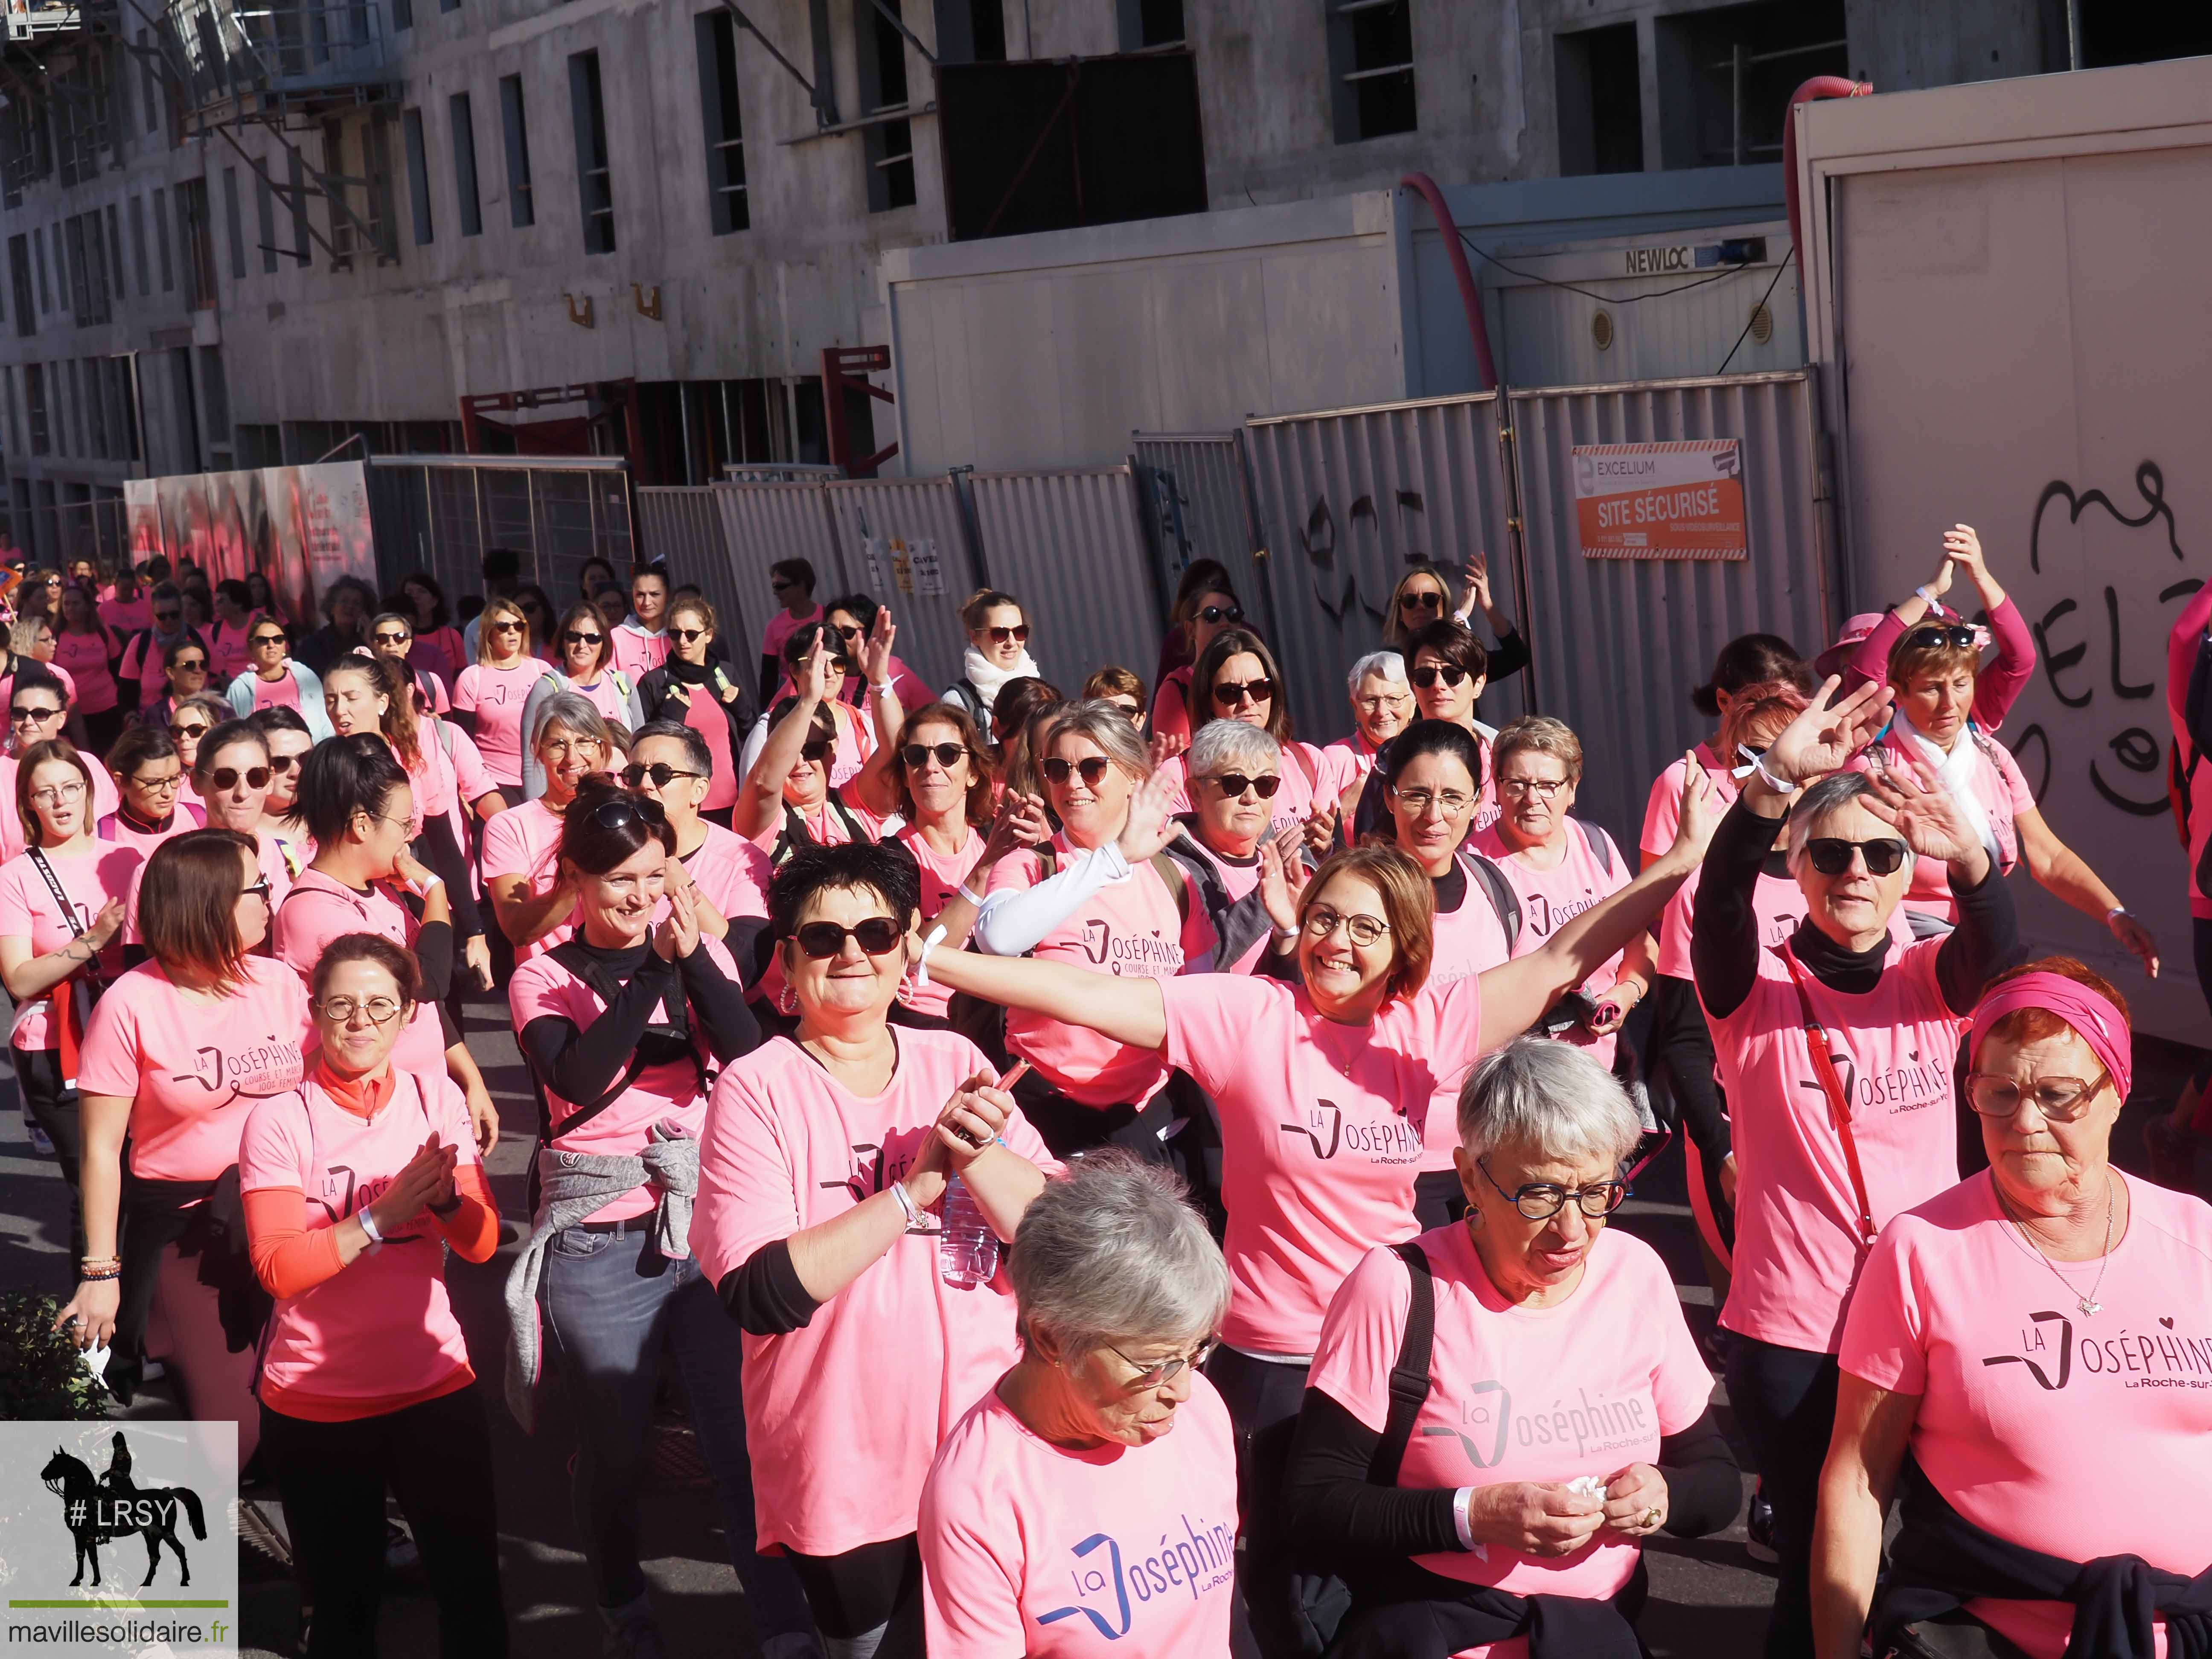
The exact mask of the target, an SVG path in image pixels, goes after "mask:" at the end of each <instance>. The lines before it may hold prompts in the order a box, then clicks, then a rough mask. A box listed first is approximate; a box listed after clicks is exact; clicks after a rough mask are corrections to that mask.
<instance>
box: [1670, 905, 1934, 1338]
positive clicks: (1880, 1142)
mask: <svg viewBox="0 0 2212 1659" xmlns="http://www.w3.org/2000/svg"><path fill="white" fill-rule="evenodd" d="M1940 948H1941V941H1940V940H1936V939H1929V940H1926V941H1925V942H1923V943H1922V944H1919V945H1912V946H1911V947H1910V948H1906V949H1902V950H1900V949H1899V948H1897V947H1896V946H1894V945H1893V947H1892V949H1891V952H1890V957H1889V964H1888V966H1887V968H1886V969H1884V970H1883V972H1882V975H1881V980H1880V981H1879V982H1878V983H1877V984H1876V985H1875V988H1874V989H1873V990H1871V991H1869V992H1867V993H1865V994H1863V995H1857V996H1854V995H1851V994H1847V993H1845V992H1842V991H1835V990H1831V989H1830V988H1829V987H1827V986H1825V985H1823V984H1821V983H1820V981H1819V979H1817V978H1816V977H1814V975H1813V974H1812V972H1811V971H1810V970H1809V969H1808V970H1807V971H1806V972H1805V991H1806V995H1807V997H1808V1000H1810V1001H1811V1003H1812V1006H1813V1013H1814V1018H1816V1019H1818V1020H1819V1021H1820V1024H1821V1027H1822V1028H1823V1029H1824V1030H1826V1032H1827V1034H1828V1041H1829V1042H1830V1043H1831V1045H1832V1049H1831V1053H1832V1056H1833V1058H1834V1060H1835V1066H1836V1071H1837V1073H1838V1076H1839V1077H1840V1078H1841V1079H1843V1083H1844V1091H1845V1092H1846V1095H1847V1097H1849V1100H1850V1109H1851V1133H1852V1139H1854V1141H1855V1142H1856V1143H1857V1147H1858V1154H1859V1167H1860V1170H1861V1171H1862V1173H1863V1176H1865V1180H1866V1192H1867V1201H1868V1204H1869V1206H1870V1209H1871V1212H1872V1214H1873V1217H1874V1222H1875V1226H1877V1227H1880V1226H1881V1225H1883V1224H1884V1223H1886V1222H1887V1220H1888V1219H1889V1218H1890V1217H1892V1216H1893V1215H1895V1214H1897V1213H1898V1212H1899V1211H1901V1210H1909V1209H1911V1207H1912V1206H1914V1205H1916V1204H1919V1203H1922V1202H1923V1201H1924V1200H1927V1199H1929V1198H1932V1197H1933V1196H1934V1195H1935V1194H1937V1193H1940V1192H1942V1190H1943V1189H1944V1188H1947V1187H1948V1186H1950V1185H1951V1184H1952V1183H1953V1182H1956V1181H1957V1180H1958V1178H1959V1132H1958V1126H1957V1124H1956V1122H1955V1121H1954V1118H1953V1113H1952V1086H1951V1068H1952V1063H1953V1061H1954V1060H1956V1058H1957V1057H1958V1053H1959V1033H1960V1031H1962V1030H1965V1029H1966V1020H1965V1019H1964V1018H1962V1017H1960V1016H1959V1015H1957V1014H1954V1013H1953V1012H1951V1011H1950V1009H1949V1007H1948V1006H1947V1005H1946V1004H1945V1002H1944V1000H1943V993H1942V989H1941V987H1939V986H1938V985H1937V983H1936V952H1937V951H1938V950H1939V949H1940ZM1708 1018H1710V1019H1711V1025H1712V1028H1713V1048H1714V1051H1715V1054H1717V1057H1718V1060H1719V1073H1720V1079H1721V1087H1722V1088H1723V1091H1725V1092H1726V1093H1727V1095H1728V1098H1729V1125H1730V1129H1731V1132H1732V1135H1733V1139H1734V1141H1735V1157H1736V1167H1737V1170H1738V1172H1739V1176H1738V1184H1737V1187H1736V1194H1735V1280H1734V1282H1733V1284H1732V1285H1731V1287H1730V1289H1729V1298H1728V1305H1727V1306H1726V1307H1725V1308H1724V1309H1723V1310H1722V1313H1721V1322H1722V1323H1723V1325H1726V1326H1727V1327H1728V1328H1729V1329H1730V1330H1732V1331H1739V1332H1741V1333H1742V1334H1744V1335H1746V1336H1750V1337H1756V1338H1758V1339H1759V1340H1760V1341H1762V1342H1772V1343H1775V1344H1778V1345H1779V1346H1783V1347H1785V1348H1802V1349H1805V1350H1806V1351H1807V1352H1812V1353H1833V1352H1835V1351H1836V1345H1837V1343H1838V1341H1839V1340H1841V1339H1842V1336H1843V1329H1844V1307H1845V1304H1847V1303H1848V1302H1849V1300H1850V1293H1851V1284H1852V1281H1853V1280H1854V1279H1856V1278H1857V1274H1858V1270H1859V1267H1860V1264H1861V1260H1862V1255H1863V1252H1862V1251H1861V1249H1860V1245H1859V1241H1858V1200H1857V1196H1856V1194H1855V1192H1854V1189H1853V1188H1852V1184H1851V1177H1850V1170H1849V1168H1848V1166H1847V1165H1846V1164H1845V1162H1844V1146H1843V1141H1842V1139H1841V1137H1839V1136H1838V1134H1837V1133H1836V1130H1835V1127H1834V1126H1833V1125H1832V1123H1831V1122H1830V1121H1829V1108H1828V1099H1827V1095H1826V1092H1825V1091H1823V1090H1822V1089H1821V1087H1820V1079H1819V1078H1818V1076H1817V1075H1816V1073H1814V1069H1813V1056H1812V1051H1811V1049H1810V1048H1809V1047H1808V1044H1807V1040H1806V1032H1805V1018H1804V1014H1803V1012H1802V1010H1801V1009H1800V1007H1799V1005H1798V1001H1797V993H1796V988H1795V987H1793V986H1792V985H1791V983H1790V970H1789V968H1788V967H1787V965H1786V964H1785V963H1784V960H1783V957H1782V953H1781V952H1780V951H1761V952H1760V953H1759V977H1758V978H1757V980H1756V981H1753V985H1752V989H1751V994H1750V995H1748V996H1747V997H1746V998H1745V999H1744V1001H1743V1005H1742V1006H1741V1007H1739V1008H1738V1009H1736V1011H1735V1012H1734V1013H1731V1014H1727V1015H1723V1016H1721V1017H1719V1018H1711V1016H1710V1014H1709V1015H1708Z"/></svg>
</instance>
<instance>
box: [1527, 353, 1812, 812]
mask: <svg viewBox="0 0 2212 1659" xmlns="http://www.w3.org/2000/svg"><path fill="white" fill-rule="evenodd" d="M1507 400H1508V404H1509V406H1510V410H1511V419H1512V429H1513V444H1512V448H1513V451H1514V459H1515V461H1516V490H1517V495H1518V499H1519V501H1520V504H1521V516H1522V520H1523V523H1524V531H1523V550H1524V553H1523V561H1522V567H1523V570H1524V573H1525V579H1526V580H1527V583H1528V616H1527V618H1526V621H1525V623H1524V625H1525V626H1526V627H1528V630H1529V631H1528V644H1529V649H1530V651H1531V652H1532V653H1534V664H1533V665H1532V667H1531V670H1530V672H1531V674H1532V676H1533V678H1534V686H1533V690H1532V695H1534V696H1535V697H1536V698H1537V699H1538V702H1539V706H1540V707H1541V708H1542V709H1543V712H1544V713H1546V714H1554V715H1557V716H1558V717H1559V719H1561V720H1565V721H1566V722H1567V724H1569V725H1570V726H1573V727H1574V728H1575V731H1576V732H1577V735H1578V736H1579V737H1580V738H1582V742H1583V783H1582V787H1581V789H1580V791H1579V792H1578V793H1579V796H1580V799H1579V800H1578V802H1577V805H1576V809H1575V810H1576V814H1577V816H1578V817H1586V818H1591V819H1595V821H1597V822H1598V823H1602V824H1604V825H1605V826H1606V828H1607V829H1610V830H1612V831H1613V835H1614V836H1615V837H1616V838H1618V839H1620V841H1621V844H1622V845H1623V846H1626V845H1629V844H1630V843H1631V842H1632V840H1633V839H1634V838H1635V837H1636V836H1637V835H1638V831H1639V830H1640V829H1642V827H1643V822H1644V805H1645V802H1646V800H1647V799H1648V798H1649V795H1650V786H1651V781H1652V780H1653V779H1654V778H1655V777H1656V776H1657V775H1659V773H1660V771H1661V770H1662V769H1663V768H1664V767H1665V766H1666V765H1667V764H1668V762H1669V761H1672V760H1678V759H1680V757H1681V754H1682V751H1683V750H1686V749H1687V748H1689V747H1690V746H1691V745H1692V744H1695V743H1696V742H1697V741H1698V740H1699V738H1703V737H1705V736H1707V735H1709V734H1710V726H1711V722H1710V721H1708V720H1705V718H1704V717H1703V716H1702V715H1700V714H1698V713H1697V711H1696V710H1695V709H1693V708H1691V706H1690V690H1691V688H1692V687H1693V686H1696V685H1699V684H1703V683H1704V681H1705V676H1706V675H1707V673H1708V672H1710V671H1711V667H1712V661H1713V657H1714V655H1715V653H1717V652H1718V651H1719V649H1720V647H1722V646H1723V645H1724V644H1726V643H1727V642H1728V641H1729V640H1731V639H1734V638H1735V637H1736V635H1740V634H1747V633H1753V632H1760V631H1764V632H1767V633H1773V634H1779V635H1782V636H1783V638H1784V639H1786V640H1788V641H1790V642H1791V643H1792V644H1794V645H1795V646H1796V647H1797V649H1798V650H1799V652H1801V653H1802V654H1804V655H1805V656H1807V657H1808V658H1809V657H1811V656H1812V655H1813V654H1814V653H1816V652H1818V651H1819V650H1820V648H1821V647H1824V646H1826V644H1827V643H1828V641H1830V640H1832V638H1834V636H1835V629H1836V626H1837V623H1838V617H1837V616H1836V614H1835V605H1834V603H1833V599H1832V595H1833V594H1834V593H1835V592H1837V587H1836V582H1835V577H1834V574H1833V572H1832V568H1831V566H1832V537H1831V535H1830V533H1829V530H1828V526H1827V525H1826V511H1827V501H1826V496H1825V489H1824V486H1823V484H1822V474H1821V469H1820V427H1819V422H1818V414H1817V410H1816V406H1815V404H1814V395H1813V386H1812V382H1811V371H1809V370H1806V369H1798V370H1793V371H1791V372H1790V373H1786V374H1737V375H1729V376H1728V377H1726V378H1703V379H1698V380H1663V381H1647V382H1643V383H1638V384H1632V385H1624V386H1575V387H1571V388H1566V389H1563V390H1556V391H1541V392H1508V393H1507ZM1683 438H1735V439H1739V440H1741V453H1742V463H1743V490H1744V510H1745V513H1746V528H1747V531H1748V532H1749V546H1750V557H1749V558H1747V559H1743V560H1693V559H1668V560H1662V559H1614V558H1607V559H1589V558H1585V557H1584V556H1583V554H1582V551H1581V549H1580V544H1579V540H1578V537H1577V529H1576V522H1575V474H1574V449H1575V446H1576V445H1577V444H1623V443H1656V442H1664V441H1669V440H1674V439H1683Z"/></svg>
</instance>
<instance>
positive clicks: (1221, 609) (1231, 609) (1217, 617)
mask: <svg viewBox="0 0 2212 1659" xmlns="http://www.w3.org/2000/svg"><path fill="white" fill-rule="evenodd" d="M1198 620H1199V621H1200V622H1202V623H1241V622H1243V620H1244V607H1243V605H1206V606H1205V607H1203V608H1202V609H1201V610H1200V611H1199V612H1198Z"/></svg>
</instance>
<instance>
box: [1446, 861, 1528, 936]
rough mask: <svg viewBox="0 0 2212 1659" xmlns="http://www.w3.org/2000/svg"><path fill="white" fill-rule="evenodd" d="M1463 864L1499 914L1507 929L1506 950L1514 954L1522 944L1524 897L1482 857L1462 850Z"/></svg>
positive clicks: (1500, 923) (1501, 924)
mask: <svg viewBox="0 0 2212 1659" xmlns="http://www.w3.org/2000/svg"><path fill="white" fill-rule="evenodd" d="M1460 862H1462V864H1464V865H1466V866H1467V872H1468V876H1469V877H1470V878H1472V879H1473V880H1474V884H1476V885H1477V886H1479V887H1480V888H1481V889H1482V892H1483V896H1484V897H1486V898H1487V899H1488V900H1489V901H1490V908H1492V909H1493V910H1495V911H1496V912H1497V913H1498V927H1501V928H1503V929H1504V933H1505V949H1506V952H1507V954H1508V955H1510V954H1511V953H1512V950H1513V947H1514V946H1515V945H1517V944H1519V943H1520V941H1521V896H1520V895H1519V894H1518V893H1516V892H1515V891H1514V890H1513V884H1512V883H1511V882H1510V881H1508V880H1506V879H1505V872H1504V871H1503V870H1501V869H1499V868H1498V866H1497V865H1496V864H1494V863H1493V862H1492V861H1491V860H1488V859H1486V858H1485V857H1483V855H1482V854H1480V853H1470V852H1467V851H1464V850H1462V852H1461V854H1460Z"/></svg>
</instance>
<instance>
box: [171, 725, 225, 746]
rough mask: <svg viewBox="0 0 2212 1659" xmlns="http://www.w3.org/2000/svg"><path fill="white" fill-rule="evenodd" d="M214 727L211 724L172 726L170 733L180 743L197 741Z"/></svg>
mask: <svg viewBox="0 0 2212 1659" xmlns="http://www.w3.org/2000/svg"><path fill="white" fill-rule="evenodd" d="M214 729H215V728H214V727H213V726H171V727H170V728H169V735H170V736H171V737H173V738H175V739H176V740H177V741H178V742H179V743H197V742H198V741H199V740H200V739H201V738H204V737H205V736H207V734H208V733H209V732H211V731H213V730H214Z"/></svg>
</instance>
